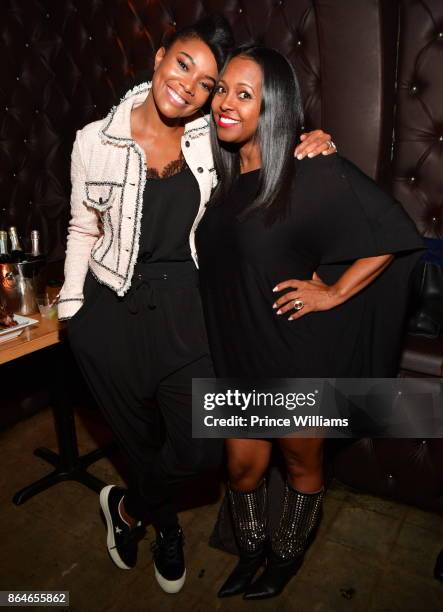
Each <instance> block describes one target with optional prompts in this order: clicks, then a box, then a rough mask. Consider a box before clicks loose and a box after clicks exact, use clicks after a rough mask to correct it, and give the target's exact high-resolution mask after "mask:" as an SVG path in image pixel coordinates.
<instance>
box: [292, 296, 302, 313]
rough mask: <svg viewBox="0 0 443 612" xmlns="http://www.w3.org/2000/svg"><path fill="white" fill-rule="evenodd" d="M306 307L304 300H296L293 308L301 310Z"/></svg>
mask: <svg viewBox="0 0 443 612" xmlns="http://www.w3.org/2000/svg"><path fill="white" fill-rule="evenodd" d="M304 305H305V303H304V301H303V300H300V298H298V299H296V300H294V301H293V302H292V306H293V308H294V310H301V309H302V308H303V306H304Z"/></svg>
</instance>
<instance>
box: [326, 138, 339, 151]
mask: <svg viewBox="0 0 443 612" xmlns="http://www.w3.org/2000/svg"><path fill="white" fill-rule="evenodd" d="M326 144H327V145H328V149H336V148H337V147H336V146H335V144H334V143H333V141H332V140H327V141H326Z"/></svg>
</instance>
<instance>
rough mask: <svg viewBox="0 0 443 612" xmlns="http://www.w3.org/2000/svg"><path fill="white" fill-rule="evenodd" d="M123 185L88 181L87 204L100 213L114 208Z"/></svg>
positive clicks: (86, 184) (86, 188)
mask: <svg viewBox="0 0 443 612" xmlns="http://www.w3.org/2000/svg"><path fill="white" fill-rule="evenodd" d="M121 187H122V185H121V183H113V182H108V181H86V182H85V191H86V204H87V206H90V207H91V208H95V209H96V210H98V211H99V212H104V211H105V210H108V208H110V207H111V206H112V203H113V201H114V199H115V195H116V193H117V192H118V191H119V190H120V189H121Z"/></svg>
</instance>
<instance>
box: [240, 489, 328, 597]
mask: <svg viewBox="0 0 443 612" xmlns="http://www.w3.org/2000/svg"><path fill="white" fill-rule="evenodd" d="M323 496H324V490H323V489H321V491H318V492H317V493H300V492H299V491H296V490H295V489H293V488H292V487H291V486H290V485H289V484H288V483H286V487H285V497H284V501H283V511H282V515H281V518H280V523H279V526H278V528H277V530H276V532H275V533H274V535H273V536H272V539H271V547H270V550H269V552H268V556H267V563H266V568H265V570H264V572H263V573H262V574H261V576H260V577H259V578H258V579H257V580H256V581H255V582H254V583H253V584H252V585H251V586H250V587H249V588H248V589H247V590H246V592H245V594H244V599H268V598H269V597H275V596H276V595H279V594H280V593H281V592H282V591H283V589H284V588H285V586H286V585H287V584H288V582H289V581H290V580H291V578H292V577H293V576H294V575H295V574H296V573H297V572H298V570H299V569H300V567H301V565H302V563H303V557H304V553H305V551H306V549H307V547H308V544H309V541H310V539H311V538H312V536H313V535H314V533H315V530H316V527H317V526H318V523H319V520H320V514H321V507H322V501H323Z"/></svg>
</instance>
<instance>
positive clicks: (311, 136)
mask: <svg viewBox="0 0 443 612" xmlns="http://www.w3.org/2000/svg"><path fill="white" fill-rule="evenodd" d="M300 140H301V144H299V145H297V147H296V149H295V153H294V155H295V156H296V157H297V159H303V158H304V157H306V156H308V157H315V156H316V155H320V153H321V154H322V155H330V154H331V153H337V147H336V146H335V144H334V143H333V142H332V136H331V135H330V134H327V133H326V132H323V130H313V131H312V132H305V133H304V134H302V135H301V136H300Z"/></svg>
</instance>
